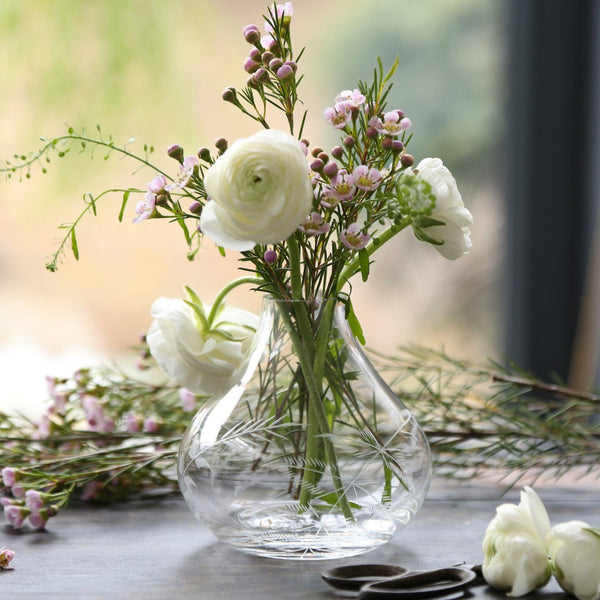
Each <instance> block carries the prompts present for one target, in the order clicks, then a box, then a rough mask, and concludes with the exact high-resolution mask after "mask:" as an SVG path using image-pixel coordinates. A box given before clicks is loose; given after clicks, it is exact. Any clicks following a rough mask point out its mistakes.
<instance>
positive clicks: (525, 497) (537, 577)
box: [482, 487, 551, 596]
mask: <svg viewBox="0 0 600 600" xmlns="http://www.w3.org/2000/svg"><path fill="white" fill-rule="evenodd" d="M549 535H550V520H549V518H548V513H547V512H546V508H545V507H544V504H543V503H542V501H541V500H540V498H539V497H538V495H537V494H536V493H535V492H534V491H533V490H532V489H531V488H530V487H526V488H525V490H524V491H523V492H521V501H520V503H519V505H518V506H517V505H515V504H502V505H501V506H499V507H498V508H497V509H496V516H495V517H494V518H493V519H492V521H491V522H490V524H489V525H488V527H487V529H486V532H485V537H484V540H483V552H484V559H483V566H482V569H483V576H484V578H485V580H486V581H487V583H488V584H489V585H491V586H492V587H494V588H498V589H501V590H509V592H508V594H509V596H523V595H525V594H528V593H529V592H531V591H532V590H534V589H536V588H539V587H542V586H544V585H546V583H548V580H549V579H550V576H551V569H550V561H549V560H548V551H547V540H548V536H549Z"/></svg>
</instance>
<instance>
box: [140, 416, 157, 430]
mask: <svg viewBox="0 0 600 600" xmlns="http://www.w3.org/2000/svg"><path fill="white" fill-rule="evenodd" d="M158 429H159V424H158V421H157V420H156V419H155V418H154V417H148V418H147V419H146V420H145V421H144V425H143V430H144V431H145V432H146V433H156V432H157V431H158Z"/></svg>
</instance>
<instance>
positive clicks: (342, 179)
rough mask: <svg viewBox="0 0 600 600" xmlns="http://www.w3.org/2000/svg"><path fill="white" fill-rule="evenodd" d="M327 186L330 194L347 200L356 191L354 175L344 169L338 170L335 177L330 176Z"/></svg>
mask: <svg viewBox="0 0 600 600" xmlns="http://www.w3.org/2000/svg"><path fill="white" fill-rule="evenodd" d="M329 187H330V189H331V192H332V194H333V195H334V196H335V197H336V198H339V199H340V200H349V199H350V198H352V197H353V196H354V193H355V192H356V183H355V180H354V176H353V175H350V174H349V173H347V172H346V171H339V172H338V174H337V175H336V176H335V177H332V178H331V179H330V181H329Z"/></svg>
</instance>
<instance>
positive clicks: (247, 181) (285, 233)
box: [200, 129, 313, 251]
mask: <svg viewBox="0 0 600 600" xmlns="http://www.w3.org/2000/svg"><path fill="white" fill-rule="evenodd" d="M204 186H205V189H206V192H207V194H208V197H209V201H208V202H207V203H206V205H205V206H204V208H203V210H202V214H201V216H200V229H201V230H202V232H203V233H204V234H206V235H207V236H208V237H209V238H210V239H212V240H213V241H214V242H216V243H217V244H218V245H219V246H222V247H224V248H228V249H230V250H239V251H244V250H251V249H252V248H253V247H254V245H255V244H274V243H276V242H280V241H282V240H285V239H286V238H287V237H289V236H290V235H291V234H292V233H293V232H294V231H295V230H296V228H297V227H298V225H300V224H301V223H302V222H303V221H304V219H305V218H306V215H307V214H308V213H309V212H310V211H311V208H312V201H313V188H312V185H311V182H310V179H309V174H308V163H307V161H306V156H305V155H304V152H303V151H302V148H301V147H300V143H299V142H298V140H297V139H296V138H294V137H293V136H291V135H290V134H288V133H285V132H283V131H279V130H276V129H265V130H264V131H260V132H259V133H257V134H255V135H253V136H251V137H249V138H243V139H239V140H237V141H236V142H235V143H233V144H232V145H231V147H230V148H229V149H228V150H227V151H226V152H225V153H224V154H223V155H221V156H220V157H219V158H218V159H217V160H216V161H215V163H214V164H213V165H212V167H210V169H208V171H207V172H206V174H205V176H204Z"/></svg>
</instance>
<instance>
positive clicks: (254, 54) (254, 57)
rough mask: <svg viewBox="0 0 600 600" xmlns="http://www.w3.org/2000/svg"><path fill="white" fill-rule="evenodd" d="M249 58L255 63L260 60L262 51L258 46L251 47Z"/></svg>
mask: <svg viewBox="0 0 600 600" xmlns="http://www.w3.org/2000/svg"><path fill="white" fill-rule="evenodd" d="M250 58H251V59H252V60H254V61H256V62H257V63H259V62H262V59H263V58H262V52H261V51H260V50H259V49H258V48H252V50H250Z"/></svg>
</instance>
